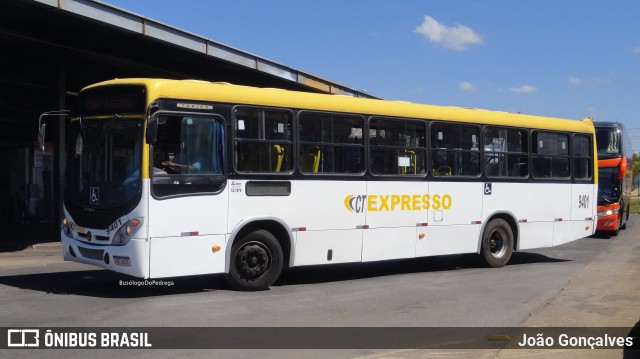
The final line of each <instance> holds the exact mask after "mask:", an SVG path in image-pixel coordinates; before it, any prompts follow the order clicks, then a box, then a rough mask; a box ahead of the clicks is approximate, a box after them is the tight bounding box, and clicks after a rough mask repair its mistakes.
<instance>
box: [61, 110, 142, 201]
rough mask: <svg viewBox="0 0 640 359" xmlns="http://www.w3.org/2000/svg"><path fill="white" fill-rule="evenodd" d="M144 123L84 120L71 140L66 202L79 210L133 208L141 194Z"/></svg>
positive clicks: (74, 130)
mask: <svg viewBox="0 0 640 359" xmlns="http://www.w3.org/2000/svg"><path fill="white" fill-rule="evenodd" d="M142 130H143V125H142V119H123V118H120V117H119V116H114V117H113V118H110V119H109V118H107V119H93V120H87V119H81V120H78V121H75V122H74V123H73V124H72V128H71V134H70V138H69V142H68V144H69V148H68V151H69V153H68V157H67V158H68V163H67V166H68V167H67V170H68V172H67V186H66V190H65V199H66V201H68V202H71V203H73V204H75V205H78V206H85V207H94V208H95V207H113V206H122V205H127V204H130V202H131V201H133V200H134V199H135V198H136V196H137V195H138V194H139V192H140V188H141V181H142V180H141V171H140V168H141V166H142V160H141V157H142Z"/></svg>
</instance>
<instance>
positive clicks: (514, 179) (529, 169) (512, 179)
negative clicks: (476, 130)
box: [481, 125, 533, 182]
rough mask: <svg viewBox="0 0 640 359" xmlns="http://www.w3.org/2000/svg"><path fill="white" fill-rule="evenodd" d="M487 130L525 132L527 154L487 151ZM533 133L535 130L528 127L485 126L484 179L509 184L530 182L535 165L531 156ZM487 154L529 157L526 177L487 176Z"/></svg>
mask: <svg viewBox="0 0 640 359" xmlns="http://www.w3.org/2000/svg"><path fill="white" fill-rule="evenodd" d="M487 129H496V130H501V129H504V130H507V131H509V130H515V131H524V134H525V138H526V141H527V144H526V149H525V152H509V150H508V148H507V151H505V152H496V151H486V149H485V146H486V145H487V144H486V143H485V132H486V131H487ZM532 132H533V129H531V128H526V127H514V126H503V125H484V126H482V155H481V158H482V160H481V161H482V176H483V178H486V179H487V180H491V181H496V180H497V181H501V180H502V181H507V182H519V181H524V180H529V179H531V178H533V171H532V165H533V163H532V161H531V155H532V147H531V146H532V139H533V137H532V134H531V133H532ZM487 152H491V153H501V154H504V155H506V156H507V157H508V156H509V155H510V154H512V155H521V156H522V155H524V156H526V157H527V161H526V164H527V175H526V176H509V175H506V176H500V175H498V176H489V175H487V173H486V157H485V156H486V153H487ZM508 170H509V169H508V168H507V171H508Z"/></svg>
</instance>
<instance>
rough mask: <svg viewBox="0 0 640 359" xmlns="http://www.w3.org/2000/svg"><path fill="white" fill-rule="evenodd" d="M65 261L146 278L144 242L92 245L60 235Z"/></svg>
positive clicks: (146, 266) (146, 267) (141, 240)
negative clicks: (122, 244)
mask: <svg viewBox="0 0 640 359" xmlns="http://www.w3.org/2000/svg"><path fill="white" fill-rule="evenodd" d="M60 237H61V242H62V254H63V257H64V260H65V261H72V262H78V263H84V264H89V265H94V266H98V267H102V268H105V269H108V270H112V271H114V272H119V273H124V274H128V275H131V276H134V277H138V278H148V268H149V266H148V265H147V255H146V253H147V251H146V241H145V240H144V239H131V240H130V241H129V242H128V243H127V244H126V245H124V246H113V245H94V244H89V243H85V242H81V241H78V240H76V239H74V238H71V237H67V236H66V235H65V234H64V232H62V231H61V233H60Z"/></svg>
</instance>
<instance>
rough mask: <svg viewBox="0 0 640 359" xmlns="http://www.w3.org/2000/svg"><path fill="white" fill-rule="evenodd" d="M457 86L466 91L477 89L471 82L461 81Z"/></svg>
mask: <svg viewBox="0 0 640 359" xmlns="http://www.w3.org/2000/svg"><path fill="white" fill-rule="evenodd" d="M458 86H460V88H461V89H463V90H465V91H467V92H476V91H478V89H477V88H476V87H475V86H473V84H472V83H471V82H461V83H459V84H458Z"/></svg>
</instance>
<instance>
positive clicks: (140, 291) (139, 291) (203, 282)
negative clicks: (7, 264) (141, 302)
mask: <svg viewBox="0 0 640 359" xmlns="http://www.w3.org/2000/svg"><path fill="white" fill-rule="evenodd" d="M0 284H2V285H6V286H11V287H15V288H19V289H29V290H35V291H40V292H44V293H49V294H61V295H69V294H71V295H78V296H87V297H99V298H141V297H156V296H165V295H175V294H186V293H201V292H207V291H216V290H225V291H226V290H229V288H228V286H227V285H226V283H225V281H224V278H223V277H222V276H221V275H211V274H209V275H198V276H190V277H179V278H163V279H156V280H153V279H147V280H144V279H139V278H134V277H129V276H126V275H122V274H119V273H115V272H110V271H107V270H100V269H98V270H86V271H70V272H54V273H38V274H24V275H12V276H2V277H0Z"/></svg>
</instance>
